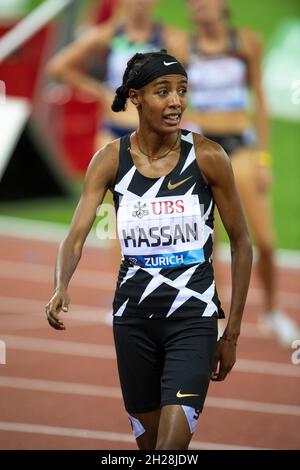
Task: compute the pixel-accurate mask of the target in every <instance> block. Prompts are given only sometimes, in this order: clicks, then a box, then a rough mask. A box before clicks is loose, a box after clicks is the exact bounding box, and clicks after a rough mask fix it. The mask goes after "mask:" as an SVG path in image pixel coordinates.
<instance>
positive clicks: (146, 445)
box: [128, 414, 157, 450]
mask: <svg viewBox="0 0 300 470" xmlns="http://www.w3.org/2000/svg"><path fill="white" fill-rule="evenodd" d="M128 418H129V422H130V425H131V428H132V433H133V435H134V437H135V439H136V442H137V445H138V448H139V450H155V446H156V439H157V432H155V431H154V430H153V429H152V427H151V426H149V429H146V428H147V426H146V428H145V427H144V426H143V424H142V423H141V421H140V419H139V418H138V417H137V416H132V415H130V414H128Z"/></svg>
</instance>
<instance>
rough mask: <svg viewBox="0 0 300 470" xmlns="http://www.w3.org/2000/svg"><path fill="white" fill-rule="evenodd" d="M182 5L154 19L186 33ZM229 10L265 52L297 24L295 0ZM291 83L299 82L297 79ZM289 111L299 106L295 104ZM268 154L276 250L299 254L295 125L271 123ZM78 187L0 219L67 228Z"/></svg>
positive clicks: (10, 207) (259, 1) (172, 3)
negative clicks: (286, 25)
mask: <svg viewBox="0 0 300 470" xmlns="http://www.w3.org/2000/svg"><path fill="white" fill-rule="evenodd" d="M5 1H7V0H5ZM20 3H22V4H23V5H24V11H25V10H28V7H30V8H32V7H33V6H36V5H37V4H39V3H41V1H39V0H31V1H27V0H22V2H20ZM91 3H93V2H92V1H89V0H86V1H84V0H83V1H82V14H84V10H85V9H86V8H87V7H88V6H89V5H90V4H91ZM185 3H186V0H160V1H159V2H158V5H157V8H156V17H157V18H159V19H161V20H163V21H164V22H166V23H169V24H172V25H174V26H177V27H181V28H184V29H186V30H189V29H190V27H191V26H190V23H189V19H188V14H187V11H186V8H185ZM229 5H230V7H231V10H232V23H233V24H234V25H236V26H243V27H249V28H254V29H256V30H257V31H258V32H260V34H261V36H262V37H263V40H264V44H265V50H266V51H268V49H269V48H270V47H271V45H272V41H273V39H274V34H275V32H276V30H277V29H278V26H279V25H280V23H281V22H282V21H284V20H288V19H293V20H295V19H298V20H300V1H299V0H285V1H283V0H252V1H250V2H249V1H245V0H244V1H241V0H230V1H229ZM299 59H300V56H299ZM299 59H298V60H299ZM297 78H299V79H300V75H299V77H297ZM295 106H299V107H300V104H298V105H296V104H295ZM270 150H271V153H272V155H273V159H274V167H273V169H274V184H273V189H272V199H273V207H274V219H275V228H276V235H277V242H278V246H279V247H280V248H285V249H294V250H295V249H297V250H300V221H299V219H300V189H299V188H300V122H299V121H298V122H297V121H291V120H283V119H275V118H272V119H271V148H270ZM81 187H82V181H81V180H78V181H75V182H74V196H73V197H71V198H69V199H64V200H59V199H51V200H39V201H36V202H32V203H28V202H24V203H18V204H16V203H5V204H0V214H4V215H10V216H16V217H23V218H33V219H41V220H49V221H56V222H62V223H69V222H70V219H71V216H72V213H73V210H74V208H75V206H76V203H77V200H78V197H79V195H80V190H81Z"/></svg>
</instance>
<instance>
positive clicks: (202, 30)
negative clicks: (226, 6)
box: [198, 20, 228, 40]
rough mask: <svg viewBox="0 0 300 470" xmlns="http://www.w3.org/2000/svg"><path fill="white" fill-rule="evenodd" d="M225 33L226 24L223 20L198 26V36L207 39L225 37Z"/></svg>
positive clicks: (226, 32) (226, 29)
mask: <svg viewBox="0 0 300 470" xmlns="http://www.w3.org/2000/svg"><path fill="white" fill-rule="evenodd" d="M227 34H228V24H227V22H226V21H225V20H224V21H223V20H221V21H220V20H216V21H211V22H209V23H204V24H202V25H201V26H199V28H198V37H200V38H207V39H208V40H222V39H223V38H224V37H227Z"/></svg>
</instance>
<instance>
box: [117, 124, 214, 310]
mask: <svg viewBox="0 0 300 470" xmlns="http://www.w3.org/2000/svg"><path fill="white" fill-rule="evenodd" d="M129 147H130V135H126V136H124V137H122V138H121V140H120V156H119V157H120V158H119V169H118V174H117V177H116V181H115V184H114V188H113V195H114V203H115V208H116V215H117V226H118V234H119V239H120V243H121V249H122V255H123V259H122V264H121V268H120V272H119V277H118V282H117V288H116V293H115V298H114V302H113V314H114V316H115V317H129V316H130V317H144V318H166V317H172V318H175V317H195V316H197V317H199V316H205V317H211V316H217V317H220V316H223V312H222V310H221V309H220V303H219V299H218V296H217V293H216V288H215V282H214V278H213V271H212V266H211V256H212V247H213V226H214V216H213V213H214V200H213V197H212V194H211V191H210V189H209V187H208V186H207V185H206V184H205V181H204V179H203V177H202V174H201V171H200V169H199V166H198V163H197V160H196V155H195V150H194V142H193V133H192V132H189V131H186V130H182V133H181V149H180V156H179V160H178V162H177V164H176V165H175V167H174V168H173V170H172V171H171V172H170V173H169V174H167V175H166V176H161V177H158V178H149V177H146V176H144V175H142V174H141V173H140V172H139V171H138V170H137V168H136V167H135V165H134V162H133V160H132V157H131V153H130V149H129Z"/></svg>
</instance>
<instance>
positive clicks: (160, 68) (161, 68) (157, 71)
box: [130, 54, 187, 90]
mask: <svg viewBox="0 0 300 470" xmlns="http://www.w3.org/2000/svg"><path fill="white" fill-rule="evenodd" d="M162 75H184V76H185V77H186V78H187V73H186V71H185V69H184V67H183V66H182V65H181V63H180V62H178V60H177V59H176V58H175V57H173V56H172V55H169V54H157V55H153V56H151V57H150V59H149V60H148V61H147V62H146V63H145V64H144V65H143V66H142V67H141V69H140V70H139V72H138V74H137V76H136V78H134V80H133V81H132V83H131V86H130V88H135V89H136V90H139V89H140V88H143V87H144V86H146V85H147V84H148V83H150V82H152V81H153V80H155V79H156V78H158V77H161V76H162Z"/></svg>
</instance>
